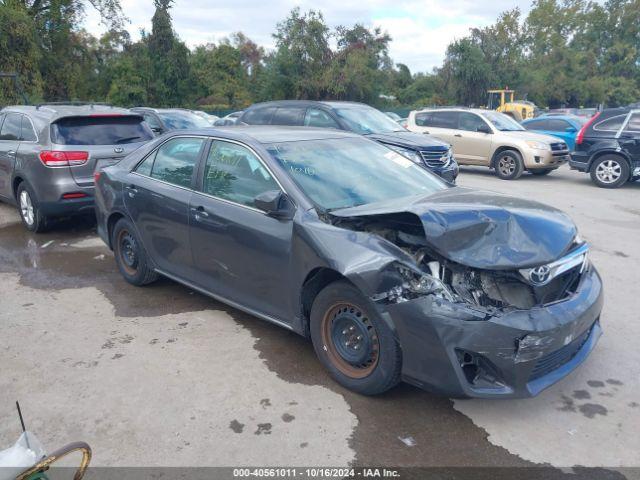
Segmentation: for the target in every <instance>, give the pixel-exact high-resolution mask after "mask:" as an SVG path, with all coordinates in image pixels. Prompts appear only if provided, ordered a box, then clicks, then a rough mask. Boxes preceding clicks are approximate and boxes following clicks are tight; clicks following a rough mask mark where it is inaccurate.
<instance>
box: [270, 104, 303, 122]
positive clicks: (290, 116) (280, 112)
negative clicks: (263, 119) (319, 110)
mask: <svg viewBox="0 0 640 480" xmlns="http://www.w3.org/2000/svg"><path fill="white" fill-rule="evenodd" d="M303 113H304V108H289V107H287V108H278V109H276V112H275V113H274V115H273V118H272V119H271V125H292V126H299V125H302V114H303Z"/></svg>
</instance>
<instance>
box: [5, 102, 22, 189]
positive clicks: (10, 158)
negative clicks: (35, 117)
mask: <svg viewBox="0 0 640 480" xmlns="http://www.w3.org/2000/svg"><path fill="white" fill-rule="evenodd" d="M0 122H1V123H2V125H1V126H0V196H2V197H5V198H10V197H11V194H12V192H11V176H12V174H13V168H14V166H15V163H16V154H17V152H18V142H19V139H20V135H21V130H22V115H21V114H19V113H6V114H4V115H3V116H2V117H0Z"/></svg>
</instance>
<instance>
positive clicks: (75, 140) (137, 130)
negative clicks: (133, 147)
mask: <svg viewBox="0 0 640 480" xmlns="http://www.w3.org/2000/svg"><path fill="white" fill-rule="evenodd" d="M51 138H52V141H53V143H57V144H59V145H123V144H125V143H136V142H146V141H148V140H151V139H152V138H153V132H151V130H150V129H149V127H148V126H147V125H146V124H145V123H144V122H143V120H142V118H141V117H139V116H129V115H120V116H112V117H99V116H98V117H67V118H61V119H60V120H58V121H57V122H55V123H53V124H51Z"/></svg>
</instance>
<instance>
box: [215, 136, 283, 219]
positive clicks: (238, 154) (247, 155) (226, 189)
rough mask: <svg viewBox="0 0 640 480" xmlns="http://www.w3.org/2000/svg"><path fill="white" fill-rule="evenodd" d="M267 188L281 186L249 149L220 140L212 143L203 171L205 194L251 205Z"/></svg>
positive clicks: (274, 188) (277, 188) (268, 189)
mask: <svg viewBox="0 0 640 480" xmlns="http://www.w3.org/2000/svg"><path fill="white" fill-rule="evenodd" d="M270 190H280V187H279V186H278V184H277V183H276V181H275V180H274V179H273V177H271V174H270V173H269V171H268V170H267V169H266V167H265V166H264V165H263V164H262V162H261V161H260V160H259V159H258V157H256V156H255V155H254V154H253V152H251V151H250V150H249V149H248V148H246V147H243V146H242V145H238V144H236V143H231V142H225V141H221V140H216V141H214V142H213V143H212V144H211V150H210V151H209V155H208V157H207V163H206V166H205V170H204V185H203V192H204V193H207V194H209V195H212V196H214V197H218V198H222V199H224V200H229V201H230V202H234V203H239V204H241V205H246V206H249V207H253V206H254V200H255V198H256V197H257V196H258V195H260V194H262V193H264V192H268V191H270Z"/></svg>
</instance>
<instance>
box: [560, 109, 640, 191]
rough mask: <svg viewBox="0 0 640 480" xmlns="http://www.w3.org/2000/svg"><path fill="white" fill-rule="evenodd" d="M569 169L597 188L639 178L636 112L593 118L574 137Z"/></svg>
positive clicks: (607, 113) (609, 111) (639, 122)
mask: <svg viewBox="0 0 640 480" xmlns="http://www.w3.org/2000/svg"><path fill="white" fill-rule="evenodd" d="M569 165H570V166H571V168H572V169H574V170H579V171H581V172H589V174H590V175H591V180H592V181H593V183H595V184H596V185H597V186H598V187H602V188H618V187H621V186H622V185H624V184H625V183H626V182H627V181H629V180H637V179H638V178H640V109H629V108H611V109H606V110H604V111H602V112H600V113H598V114H596V115H595V116H593V117H592V118H591V119H590V120H589V121H588V122H587V123H585V124H584V126H583V127H582V129H581V130H580V132H579V133H578V136H577V137H576V148H575V150H574V151H573V152H572V153H571V160H570V162H569Z"/></svg>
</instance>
